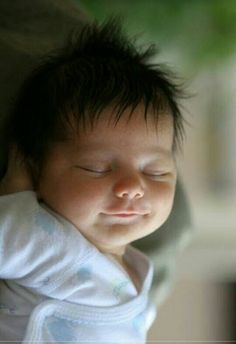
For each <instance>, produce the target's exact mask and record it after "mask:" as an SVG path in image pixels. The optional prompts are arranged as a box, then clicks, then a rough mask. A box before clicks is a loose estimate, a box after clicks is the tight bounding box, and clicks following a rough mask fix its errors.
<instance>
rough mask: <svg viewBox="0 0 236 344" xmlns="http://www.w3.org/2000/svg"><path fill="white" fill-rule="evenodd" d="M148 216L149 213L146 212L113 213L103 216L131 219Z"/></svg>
mask: <svg viewBox="0 0 236 344" xmlns="http://www.w3.org/2000/svg"><path fill="white" fill-rule="evenodd" d="M148 214H150V212H148V211H142V212H141V211H140V212H119V213H118V212H114V213H112V212H111V213H110V212H108V213H104V215H108V216H116V217H133V216H144V215H148Z"/></svg>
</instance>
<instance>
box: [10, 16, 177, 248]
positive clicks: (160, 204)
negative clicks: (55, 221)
mask: <svg viewBox="0 0 236 344" xmlns="http://www.w3.org/2000/svg"><path fill="white" fill-rule="evenodd" d="M153 55H154V51H153V47H151V48H148V49H146V50H145V51H139V50H138V49H137V48H135V46H134V44H133V43H131V42H130V41H129V40H128V39H127V38H126V37H124V35H123V34H122V32H121V30H120V26H119V24H118V23H117V22H116V21H109V22H107V23H106V24H104V25H101V26H99V25H96V24H91V25H87V26H86V27H85V28H84V30H83V31H82V32H81V33H80V34H79V36H78V37H77V38H76V39H75V36H73V37H72V38H71V39H70V42H69V43H68V44H67V45H66V46H65V47H64V49H62V50H61V51H59V52H58V53H57V54H54V55H53V56H52V57H51V58H49V59H47V60H46V61H45V63H44V64H42V66H40V67H39V68H38V69H37V70H36V71H35V72H34V73H33V74H32V76H31V77H30V78H29V79H28V80H27V81H26V83H25V85H24V87H23V88H22V90H21V93H20V95H19V98H18V100H17V102H16V105H15V108H14V111H13V114H12V116H11V118H10V122H9V123H11V124H10V125H9V127H10V128H11V130H10V131H9V138H10V141H11V142H12V141H14V142H15V143H16V144H17V145H18V146H19V148H20V150H21V151H22V153H23V155H24V156H25V158H26V160H27V161H28V162H29V164H30V165H31V166H33V169H32V171H34V178H35V181H36V184H35V185H36V190H37V192H38V195H39V198H40V199H41V200H43V201H44V202H45V203H46V204H47V205H48V206H49V207H50V208H52V209H53V210H54V211H56V212H57V213H59V214H61V215H62V216H64V217H65V218H66V219H68V220H69V221H70V222H72V223H73V224H74V225H75V226H76V227H77V228H78V229H79V230H80V232H81V233H82V234H84V236H85V237H86V238H87V239H88V240H90V241H91V242H92V243H93V244H94V245H95V246H97V247H98V248H99V249H100V250H101V251H104V252H108V253H117V254H119V253H120V252H123V251H124V248H125V246H126V245H127V244H128V243H130V242H132V241H134V240H136V239H139V238H141V237H143V236H146V235H148V234H150V233H152V232H153V231H154V230H156V229H157V228H159V227H160V226H161V225H162V224H163V223H164V221H165V220H166V219H167V217H168V215H169V213H170V211H171V208H172V203H173V198H174V192H175V183H176V166H175V151H176V147H177V146H178V144H179V142H180V140H181V136H182V133H183V119H182V115H181V112H180V110H179V106H178V103H177V99H178V97H179V95H180V94H181V92H180V90H179V88H178V87H177V86H176V85H175V84H174V83H173V82H172V81H171V79H170V75H169V74H168V73H167V72H166V71H165V70H163V68H162V66H161V65H158V64H155V63H151V62H149V61H150V58H152V57H153Z"/></svg>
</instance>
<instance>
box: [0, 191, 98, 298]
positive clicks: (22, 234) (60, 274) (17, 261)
mask: <svg viewBox="0 0 236 344" xmlns="http://www.w3.org/2000/svg"><path fill="white" fill-rule="evenodd" d="M91 254H92V250H91V245H90V244H89V243H88V242H87V241H86V240H85V238H83V237H82V236H81V234H80V233H79V231H78V230H77V229H76V228H75V227H74V226H73V225H72V224H70V223H69V222H68V221H66V220H64V219H63V218H61V217H60V216H59V215H58V216H57V215H56V214H54V213H53V212H51V211H50V210H48V209H46V208H44V207H43V206H41V205H40V204H39V203H38V201H37V198H36V195H35V193H34V192H33V191H25V192H19V193H16V194H10V195H7V196H1V197H0V278H1V279H14V280H16V282H17V283H18V284H20V285H23V286H26V287H29V288H34V289H35V290H36V291H37V292H39V293H41V294H43V295H47V296H53V297H56V298H64V295H63V292H62V291H61V290H62V289H63V288H61V286H63V284H65V285H67V288H68V285H69V284H68V283H66V281H68V280H69V279H70V278H71V276H73V275H74V274H75V273H76V272H77V271H78V269H79V268H80V267H81V265H82V264H83V262H84V261H86V260H87V259H88V257H89V256H90V255H91ZM56 290H60V292H59V294H58V295H57V291H56ZM64 292H65V293H67V294H68V293H69V291H68V290H67V291H66V290H64Z"/></svg>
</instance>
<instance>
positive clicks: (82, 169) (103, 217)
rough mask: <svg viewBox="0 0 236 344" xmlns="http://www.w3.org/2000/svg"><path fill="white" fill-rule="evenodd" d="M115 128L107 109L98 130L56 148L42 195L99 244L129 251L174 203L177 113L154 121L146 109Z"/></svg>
mask: <svg viewBox="0 0 236 344" xmlns="http://www.w3.org/2000/svg"><path fill="white" fill-rule="evenodd" d="M128 114H129V112H127V114H125V115H124V116H123V117H122V118H121V119H120V121H119V122H118V124H117V125H116V126H115V127H114V124H113V122H111V123H110V124H108V118H109V113H108V110H107V111H104V113H103V114H102V116H101V118H100V119H99V121H98V123H97V124H96V125H95V126H94V128H93V130H88V131H87V132H86V133H80V135H78V136H77V137H75V138H74V139H71V140H68V141H66V142H61V143H56V144H54V145H53V146H52V147H51V150H50V152H49V155H48V159H47V161H46V163H45V165H44V168H43V170H42V175H41V178H40V182H39V190H38V191H39V194H40V197H41V198H42V199H43V201H44V202H45V203H46V204H47V205H48V206H49V207H50V208H52V209H53V210H54V211H56V212H57V213H59V214H61V215H62V216H64V217H65V218H66V219H67V220H69V221H70V222H71V223H73V224H74V225H75V226H76V227H77V228H78V230H79V231H80V232H81V233H82V234H83V235H84V236H85V237H86V238H87V239H88V240H89V241H90V242H92V243H93V244H94V245H95V246H96V247H97V248H98V249H99V250H101V251H102V252H105V253H111V254H122V253H123V252H124V248H125V246H126V245H127V244H129V243H130V242H132V241H134V240H136V239H139V238H142V237H144V236H146V235H147V234H150V233H152V232H153V231H155V230H156V229H157V228H159V227H160V226H161V225H162V224H163V222H164V221H165V220H166V219H167V217H168V215H169V213H170V211H171V208H172V203H173V198H174V191H175V184H176V167H175V161H174V156H173V152H172V143H173V124H172V119H171V117H170V116H164V118H161V119H160V120H159V122H158V129H157V130H156V127H155V124H154V123H153V122H152V120H151V119H150V120H148V122H147V124H146V122H145V120H144V118H143V109H141V108H140V109H139V108H138V109H136V110H135V113H134V115H133V117H132V118H131V120H130V121H129V122H128V123H127V118H128V117H127V116H128Z"/></svg>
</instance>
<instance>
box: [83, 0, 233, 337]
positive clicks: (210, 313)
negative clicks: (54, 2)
mask: <svg viewBox="0 0 236 344" xmlns="http://www.w3.org/2000/svg"><path fill="white" fill-rule="evenodd" d="M78 3H79V4H80V6H82V8H83V10H84V11H85V13H87V14H88V15H89V16H91V17H95V18H97V19H98V21H102V20H103V19H105V18H106V17H107V16H108V15H112V14H120V15H122V16H123V17H124V19H125V23H126V29H127V31H128V32H129V33H130V34H131V35H133V34H135V35H137V33H138V35H137V36H136V37H137V40H138V41H139V40H140V42H142V43H143V44H145V43H152V42H153V43H155V44H157V45H158V46H159V49H160V53H159V56H158V61H159V62H165V63H167V65H168V66H169V67H170V68H172V69H173V70H174V71H176V72H177V74H178V75H180V76H181V77H182V78H183V80H184V81H185V85H186V89H187V91H188V93H189V94H190V97H189V98H188V99H186V100H185V101H184V102H183V107H184V116H185V119H186V121H187V124H186V138H185V141H184V147H183V151H182V152H181V153H179V171H180V176H181V179H182V181H183V183H184V187H185V189H186V192H187V196H188V200H189V204H190V207H191V211H192V216H193V224H194V233H193V237H192V239H191V241H190V244H189V245H188V247H187V249H185V251H184V253H183V254H181V256H180V257H179V258H178V262H177V275H176V283H175V287H174V289H173V291H172V293H171V295H170V297H169V298H168V300H167V301H166V302H165V303H164V304H163V305H162V306H161V308H160V310H159V316H158V317H157V320H156V322H155V324H154V325H153V326H152V329H151V332H150V335H149V340H150V341H153V342H158V341H160V342H163V341H169V342H173V343H176V342H183V343H184V342H186V343H190V342H191V341H199V342H202V343H203V342H205V341H212V342H213V343H216V342H220V343H223V342H224V341H229V340H232V341H233V340H235V341H236V1H235V0H224V1H223V0H145V1H144V0H117V1H110V0H78ZM183 216H184V214H183Z"/></svg>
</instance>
